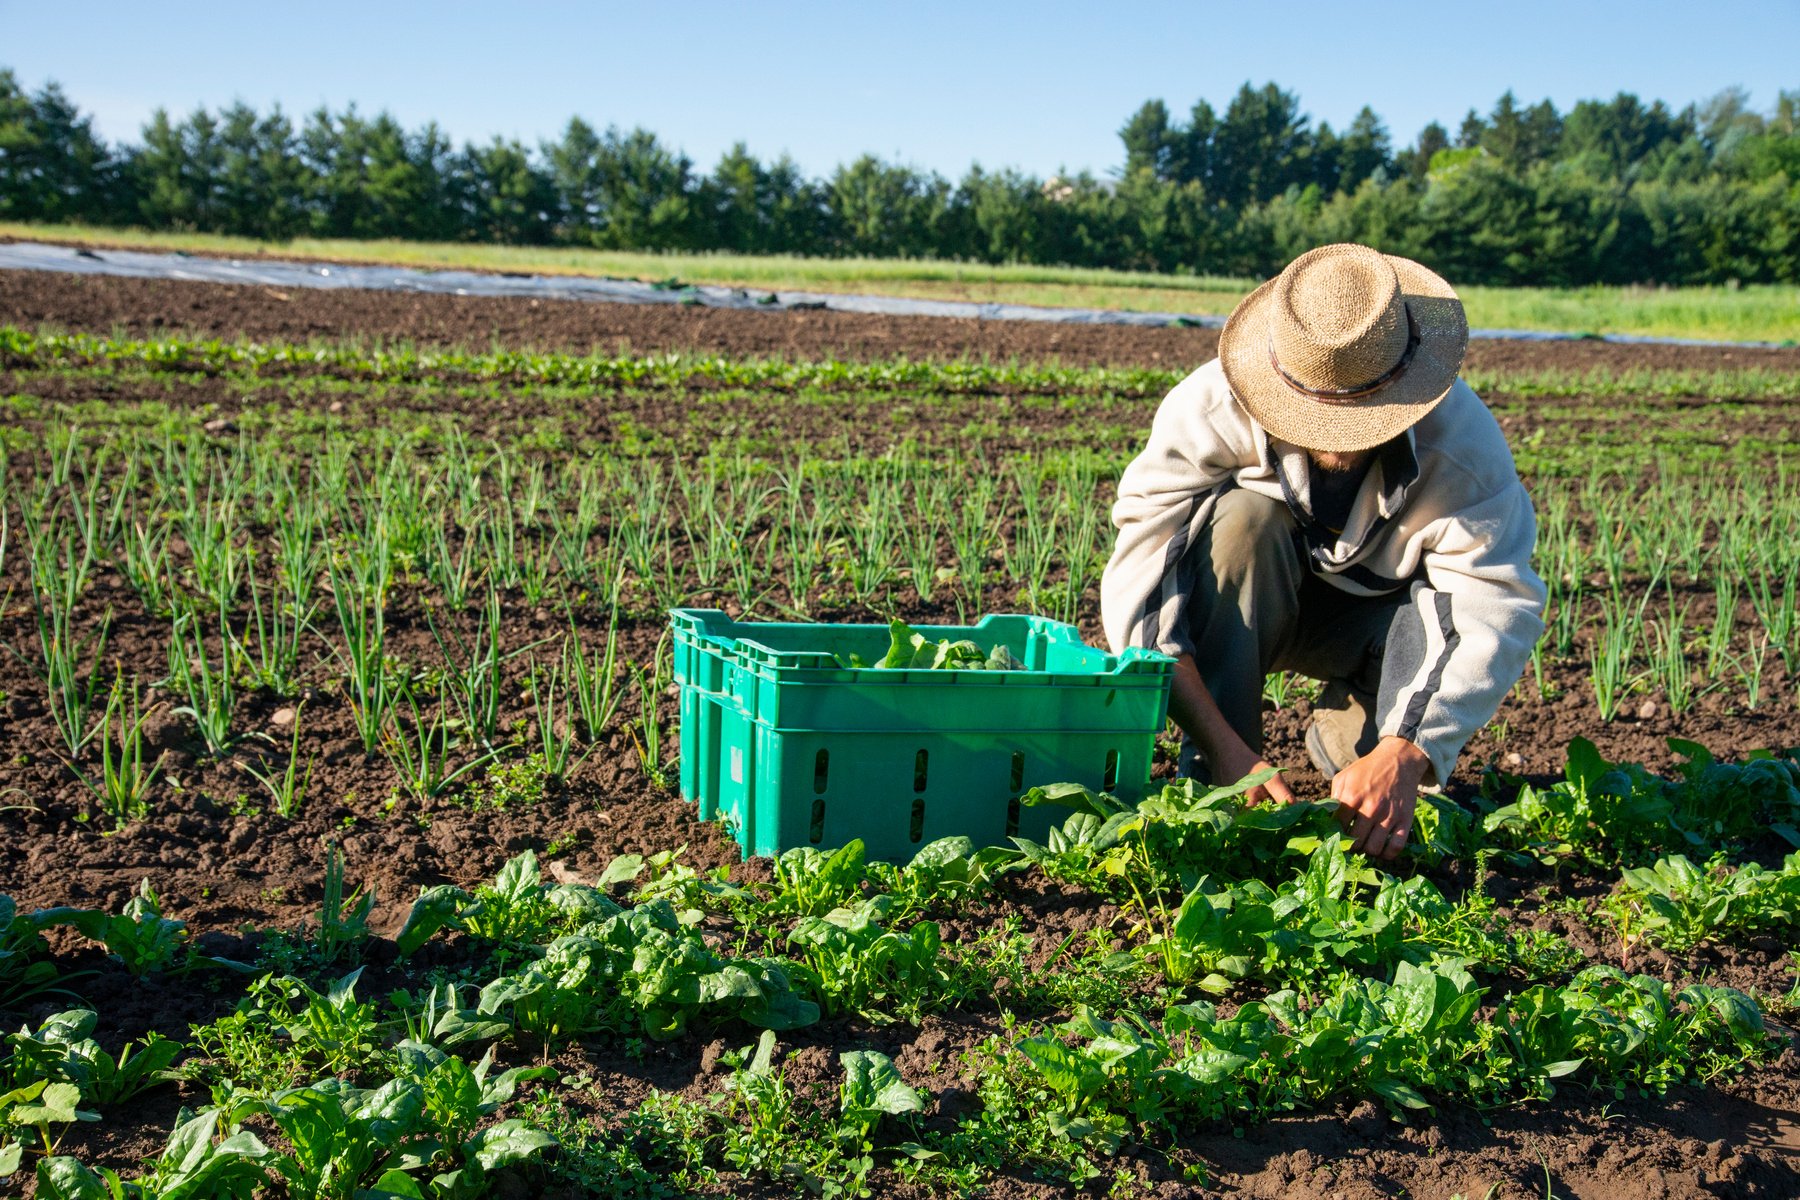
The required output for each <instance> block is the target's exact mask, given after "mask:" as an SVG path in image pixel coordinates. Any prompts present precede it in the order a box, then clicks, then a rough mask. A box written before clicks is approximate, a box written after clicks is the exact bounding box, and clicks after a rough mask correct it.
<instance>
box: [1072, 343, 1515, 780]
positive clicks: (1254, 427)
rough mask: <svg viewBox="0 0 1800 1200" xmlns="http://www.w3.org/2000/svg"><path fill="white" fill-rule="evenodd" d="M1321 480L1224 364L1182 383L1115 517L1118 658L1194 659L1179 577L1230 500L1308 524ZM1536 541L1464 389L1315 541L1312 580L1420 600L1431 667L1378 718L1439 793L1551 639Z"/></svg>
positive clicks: (1380, 466)
mask: <svg viewBox="0 0 1800 1200" xmlns="http://www.w3.org/2000/svg"><path fill="white" fill-rule="evenodd" d="M1309 475H1310V472H1309V471H1308V470H1307V458H1306V452H1305V450H1303V449H1301V448H1300V447H1298V446H1294V445H1290V444H1288V443H1284V442H1280V441H1276V440H1275V439H1273V438H1272V437H1270V435H1269V434H1268V433H1267V432H1266V431H1264V430H1263V428H1262V427H1261V426H1260V425H1258V424H1257V423H1256V421H1255V420H1254V419H1253V418H1252V417H1251V416H1250V414H1249V413H1248V412H1247V411H1246V410H1245V409H1244V408H1243V406H1242V405H1240V404H1239V403H1238V402H1237V400H1236V398H1234V397H1233V396H1232V394H1231V389H1230V388H1229V386H1227V384H1226V382H1225V375H1224V372H1223V371H1222V370H1221V369H1220V366H1219V362H1218V360H1217V359H1214V360H1213V361H1211V362H1209V363H1207V364H1206V365H1205V366H1202V367H1201V368H1200V369H1199V370H1197V371H1195V372H1194V373H1193V374H1191V375H1189V376H1188V377H1187V378H1186V379H1184V380H1182V381H1181V382H1180V383H1178V384H1176V385H1175V387H1174V388H1173V389H1171V390H1170V392H1169V394H1168V395H1167V396H1166V397H1164V399H1163V402H1162V405H1161V406H1160V407H1159V408H1158V409H1157V413H1156V420H1155V422H1154V424H1153V425H1152V426H1151V431H1150V441H1149V444H1148V445H1146V446H1145V448H1144V451H1143V453H1141V454H1139V455H1138V456H1137V458H1136V459H1134V460H1133V461H1132V463H1131V465H1130V466H1129V467H1127V468H1126V470H1125V474H1124V475H1123V477H1121V479H1120V480H1119V497H1118V501H1117V503H1115V504H1114V505H1113V511H1112V520H1113V524H1114V525H1115V526H1116V527H1117V528H1118V531H1119V533H1118V541H1117V543H1116V544H1115V546H1114V549H1113V554H1112V558H1111V560H1110V561H1109V562H1108V563H1107V566H1106V572H1105V574H1104V575H1103V576H1102V578H1101V583H1100V609H1101V620H1102V623H1103V624H1104V625H1105V628H1106V636H1107V640H1108V641H1109V642H1110V643H1111V644H1112V648H1113V649H1114V651H1119V650H1122V649H1124V648H1125V647H1126V646H1146V647H1150V648H1152V649H1160V650H1164V651H1167V652H1170V653H1178V652H1179V651H1180V650H1181V648H1182V646H1181V640H1180V638H1179V635H1178V634H1176V633H1174V632H1173V631H1179V630H1182V629H1184V627H1185V616H1186V614H1185V608H1186V602H1187V597H1186V596H1185V595H1183V594H1182V593H1181V589H1180V584H1179V575H1180V572H1179V571H1178V570H1177V569H1176V568H1177V565H1178V564H1179V563H1180V561H1181V557H1182V554H1183V553H1184V552H1185V550H1186V548H1187V547H1188V546H1191V545H1194V544H1195V543H1196V542H1197V541H1198V540H1199V538H1200V536H1201V535H1202V534H1203V533H1204V531H1205V529H1206V524H1207V521H1208V520H1209V519H1210V517H1211V514H1212V502H1213V499H1214V498H1215V497H1216V496H1217V495H1218V494H1219V493H1220V492H1221V491H1223V490H1224V489H1226V488H1229V487H1242V488H1248V489H1250V490H1252V491H1255V492H1259V493H1261V494H1263V495H1265V496H1269V497H1272V498H1274V499H1277V500H1282V499H1285V500H1286V501H1287V503H1288V506H1289V508H1290V509H1293V510H1294V512H1295V515H1296V517H1297V518H1298V519H1299V520H1300V521H1301V523H1302V526H1303V527H1304V526H1306V525H1307V524H1308V523H1309V521H1310V515H1311V508H1310V504H1309V495H1308V491H1309V488H1308V479H1309ZM1536 538H1537V522H1536V517H1535V515H1534V514H1533V512H1532V508H1531V500H1530V497H1528V496H1527V495H1526V493H1525V488H1524V485H1523V484H1521V483H1520V482H1519V476H1518V471H1517V470H1516V469H1515V467H1514V466H1513V459H1512V453H1511V451H1510V450H1509V449H1508V448H1507V445H1506V437H1505V435H1504V434H1502V433H1501V432H1500V427H1499V425H1498V424H1497V423H1496V422H1495V420H1494V418H1493V415H1492V414H1491V413H1489V412H1488V410H1487V407H1486V406H1485V405H1484V404H1482V402H1481V400H1480V399H1479V398H1478V397H1477V396H1476V395H1475V393H1474V391H1472V390H1471V389H1470V388H1469V385H1468V384H1466V383H1464V382H1463V381H1462V380H1461V379H1458V380H1457V381H1456V384H1455V386H1453V387H1452V388H1451V389H1450V394H1449V395H1447V396H1446V397H1444V399H1443V401H1442V402H1441V403H1440V404H1439V405H1438V406H1437V407H1436V408H1435V409H1433V410H1432V411H1431V412H1430V413H1429V414H1428V415H1427V416H1426V417H1425V418H1424V419H1423V420H1421V421H1420V422H1419V423H1418V424H1416V425H1414V426H1413V427H1412V428H1411V429H1410V430H1408V431H1407V435H1406V437H1405V438H1404V439H1403V441H1402V442H1397V443H1395V444H1393V446H1392V447H1391V449H1390V450H1389V452H1387V453H1384V454H1382V455H1381V456H1380V457H1378V459H1377V460H1376V462H1375V463H1374V464H1373V465H1372V466H1371V467H1370V470H1369V473H1368V476H1367V477H1366V478H1365V480H1364V482H1363V486H1362V490H1361V491H1360V492H1359V493H1358V495H1357V499H1356V503H1355V505H1354V507H1353V508H1352V509H1351V513H1350V520H1349V523H1348V524H1347V525H1346V526H1345V527H1344V531H1343V533H1342V534H1341V535H1329V534H1325V535H1324V536H1323V537H1321V538H1318V539H1316V540H1314V541H1313V543H1312V545H1313V562H1312V568H1313V571H1314V572H1315V573H1316V574H1318V575H1319V576H1320V577H1321V578H1323V579H1324V580H1326V581H1327V582H1329V583H1331V584H1332V585H1334V586H1336V587H1338V588H1340V589H1342V590H1343V591H1345V592H1347V593H1349V594H1351V595H1357V596H1371V595H1380V594H1384V593H1389V592H1393V591H1396V590H1400V589H1410V590H1411V593H1412V598H1413V602H1414V603H1415V604H1417V605H1418V606H1419V610H1420V617H1421V619H1422V621H1423V623H1424V628H1425V637H1426V652H1425V657H1424V661H1423V663H1422V664H1421V665H1420V667H1419V670H1418V672H1417V674H1416V676H1415V677H1414V678H1413V679H1412V680H1410V681H1409V682H1408V684H1407V685H1406V686H1404V687H1402V688H1401V689H1399V692H1398V695H1397V697H1396V698H1395V699H1394V700H1393V701H1392V702H1391V703H1390V704H1389V705H1387V706H1386V711H1381V712H1378V713H1377V714H1376V720H1377V723H1378V725H1379V727H1380V732H1381V734H1382V736H1384V737H1385V736H1388V735H1396V736H1400V737H1405V738H1407V739H1408V740H1409V741H1411V742H1413V743H1414V744H1415V745H1417V746H1418V747H1419V748H1420V749H1421V750H1423V751H1424V752H1425V754H1426V755H1427V756H1428V757H1429V758H1430V760H1431V774H1432V778H1433V781H1441V780H1446V779H1448V778H1449V777H1450V773H1451V771H1452V770H1453V769H1454V768H1455V765H1456V760H1457V756H1458V755H1459V754H1461V752H1462V748H1463V746H1464V744H1465V743H1466V742H1467V741H1468V740H1469V737H1470V736H1471V735H1472V734H1473V733H1474V732H1475V731H1476V730H1477V729H1479V728H1481V726H1482V725H1484V724H1486V723H1487V722H1488V721H1489V720H1490V719H1491V718H1492V717H1493V715H1494V712H1495V710H1496V709H1498V708H1499V706H1500V701H1501V700H1502V699H1503V698H1504V697H1505V695H1506V692H1507V690H1508V689H1509V688H1511V687H1512V685H1513V684H1514V683H1515V682H1517V680H1518V678H1519V675H1520V673H1521V672H1522V671H1523V670H1524V668H1525V664H1526V662H1527V660H1528V659H1529V658H1530V656H1531V649H1532V647H1533V646H1534V645H1535V644H1536V642H1537V639H1538V637H1539V636H1540V635H1541V634H1542V633H1543V629H1544V624H1543V608H1544V584H1543V581H1542V580H1541V579H1539V578H1538V576H1537V575H1536V573H1535V572H1533V570H1532V569H1531V553H1532V548H1533V546H1534V544H1535V542H1536ZM1197 652H1198V653H1199V654H1201V655H1204V654H1205V648H1204V647H1198V648H1197ZM1384 690H1385V689H1384Z"/></svg>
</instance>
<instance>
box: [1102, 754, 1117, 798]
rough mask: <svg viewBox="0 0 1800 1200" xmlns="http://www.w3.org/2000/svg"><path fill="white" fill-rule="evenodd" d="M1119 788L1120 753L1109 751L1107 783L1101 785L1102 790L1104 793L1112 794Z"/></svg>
mask: <svg viewBox="0 0 1800 1200" xmlns="http://www.w3.org/2000/svg"><path fill="white" fill-rule="evenodd" d="M1118 786H1119V752H1118V751H1117V750H1108V751H1107V752H1106V782H1105V783H1103V784H1101V785H1100V790H1101V791H1103V792H1110V791H1112V790H1113V789H1114V788H1116V787H1118Z"/></svg>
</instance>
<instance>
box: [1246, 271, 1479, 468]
mask: <svg viewBox="0 0 1800 1200" xmlns="http://www.w3.org/2000/svg"><path fill="white" fill-rule="evenodd" d="M1382 257H1383V258H1385V259H1386V260H1387V261H1388V264H1389V265H1390V266H1392V267H1393V268H1394V273H1395V274H1396V275H1398V276H1399V278H1400V293H1401V296H1402V298H1403V299H1404V300H1405V303H1406V308H1407V311H1408V312H1409V313H1410V314H1411V315H1412V319H1413V321H1414V322H1415V323H1416V324H1417V325H1418V329H1419V348H1418V349H1417V350H1416V351H1414V353H1413V358H1412V361H1411V362H1410V363H1409V364H1407V367H1406V370H1405V371H1404V372H1403V373H1402V374H1401V375H1400V377H1399V378H1397V379H1395V380H1394V381H1393V382H1391V383H1389V384H1387V385H1386V386H1384V387H1382V388H1381V389H1380V390H1379V391H1377V392H1374V393H1372V394H1370V395H1369V396H1367V397H1364V398H1361V399H1358V400H1356V401H1355V402H1354V403H1346V404H1328V403H1325V402H1324V401H1321V400H1316V399H1314V398H1312V397H1311V396H1307V395H1304V394H1303V393H1300V392H1297V391H1295V390H1294V389H1293V387H1292V386H1290V385H1289V384H1288V383H1287V381H1286V380H1284V379H1283V378H1282V377H1281V374H1280V373H1279V372H1278V371H1277V370H1276V369H1275V365H1274V363H1272V362H1271V361H1270V359H1269V328H1268V314H1269V301H1270V298H1271V295H1272V289H1273V288H1274V286H1275V283H1276V279H1271V280H1269V281H1268V282H1267V283H1265V284H1263V285H1262V286H1261V287H1259V288H1257V289H1256V290H1255V291H1254V292H1251V293H1250V294H1249V295H1248V296H1246V297H1244V299H1243V300H1242V301H1240V302H1239V304H1238V306H1237V307H1236V308H1235V309H1233V310H1232V313H1231V316H1230V317H1229V318H1227V319H1226V322H1225V328H1224V329H1222V330H1221V331H1220V332H1219V363H1220V366H1222V367H1223V368H1224V371H1225V380H1226V382H1227V383H1228V384H1230V385H1231V392H1232V395H1234V396H1236V397H1237V400H1238V403H1239V404H1242V405H1243V406H1244V408H1245V409H1246V410H1247V411H1248V412H1249V413H1250V415H1251V416H1252V417H1254V418H1256V421H1257V423H1258V424H1259V425H1261V426H1262V427H1263V428H1264V429H1266V430H1268V431H1269V432H1270V433H1271V434H1273V435H1274V436H1275V437H1277V438H1279V439H1281V440H1282V441H1284V442H1289V443H1292V444H1293V445H1296V446H1300V447H1303V448H1304V449H1307V450H1323V451H1336V452H1349V451H1355V450H1367V449H1369V448H1370V447H1372V446H1379V445H1381V444H1382V443H1383V442H1386V441H1388V440H1390V439H1392V438H1394V437H1397V436H1399V435H1400V434H1401V433H1403V432H1405V431H1406V430H1407V429H1409V428H1411V427H1412V426H1413V425H1414V424H1415V423H1416V422H1418V421H1419V419H1420V418H1422V417H1423V416H1424V415H1425V414H1426V413H1428V412H1430V411H1431V410H1432V409H1433V408H1435V407H1437V404H1438V402H1439V401H1441V400H1442V399H1443V398H1444V396H1445V395H1446V394H1448V393H1449V391H1450V388H1451V386H1452V385H1453V384H1455V383H1456V375H1457V372H1459V371H1461V370H1462V362H1463V354H1464V353H1465V352H1466V351H1467V350H1468V348H1469V319H1468V316H1467V315H1466V314H1465V313H1464V312H1463V306H1462V301H1461V300H1459V299H1457V297H1456V292H1455V291H1454V290H1453V289H1452V288H1451V287H1450V285H1449V284H1448V283H1445V282H1444V280H1443V279H1442V278H1441V277H1440V276H1438V275H1437V274H1436V273H1435V272H1433V271H1431V270H1429V269H1428V268H1426V267H1423V266H1421V265H1420V264H1418V263H1416V262H1414V261H1413V260H1412V259H1410V258H1400V257H1398V256H1396V255H1392V254H1384V255H1382ZM1278 278H1279V276H1278V277H1277V279H1278Z"/></svg>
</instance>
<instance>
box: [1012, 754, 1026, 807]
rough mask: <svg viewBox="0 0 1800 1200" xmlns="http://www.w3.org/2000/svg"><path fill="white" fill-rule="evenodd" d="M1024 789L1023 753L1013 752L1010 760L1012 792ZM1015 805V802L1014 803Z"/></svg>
mask: <svg viewBox="0 0 1800 1200" xmlns="http://www.w3.org/2000/svg"><path fill="white" fill-rule="evenodd" d="M1024 788H1025V752H1024V751H1023V750H1014V751H1013V758H1012V790H1013V791H1015V792H1018V791H1023V790H1024ZM1014 803H1015V804H1016V803H1017V801H1014Z"/></svg>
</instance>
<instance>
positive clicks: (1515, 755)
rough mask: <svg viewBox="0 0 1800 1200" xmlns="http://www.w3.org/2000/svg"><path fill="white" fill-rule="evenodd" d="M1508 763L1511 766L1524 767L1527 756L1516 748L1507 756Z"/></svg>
mask: <svg viewBox="0 0 1800 1200" xmlns="http://www.w3.org/2000/svg"><path fill="white" fill-rule="evenodd" d="M1506 765H1507V766H1509V767H1522V766H1524V765H1525V756H1524V755H1522V754H1520V753H1519V752H1518V751H1517V750H1515V751H1513V752H1512V753H1511V754H1508V755H1507V756H1506Z"/></svg>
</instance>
